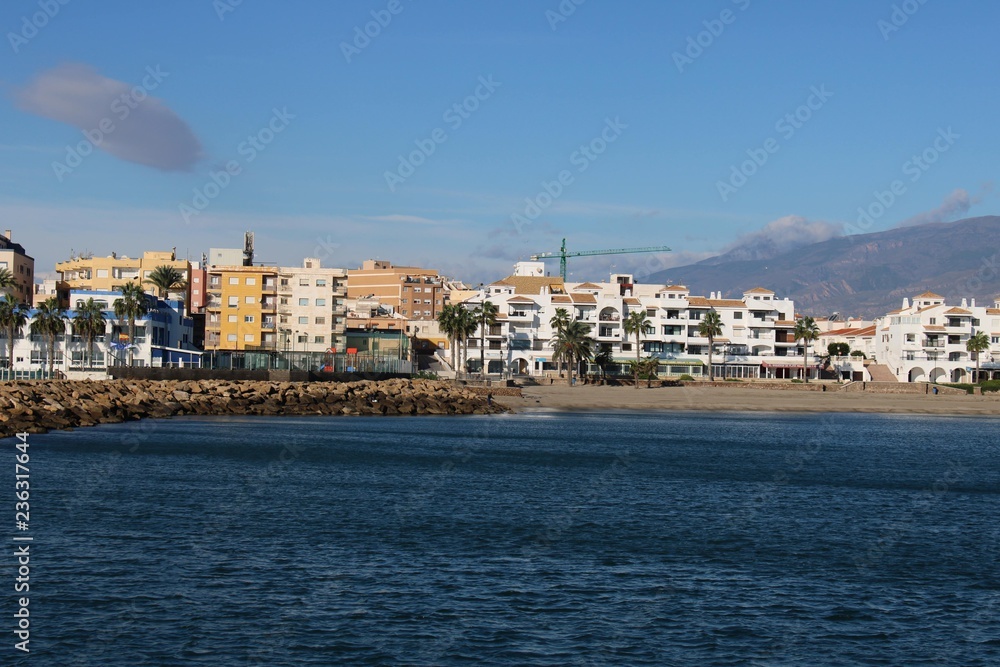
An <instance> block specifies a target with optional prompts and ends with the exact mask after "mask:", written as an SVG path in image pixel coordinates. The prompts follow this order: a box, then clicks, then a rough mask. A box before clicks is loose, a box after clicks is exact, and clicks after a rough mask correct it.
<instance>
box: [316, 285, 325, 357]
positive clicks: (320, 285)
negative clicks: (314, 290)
mask: <svg viewBox="0 0 1000 667" xmlns="http://www.w3.org/2000/svg"><path fill="white" fill-rule="evenodd" d="M316 287H326V278H317V279H316ZM320 342H322V341H320Z"/></svg>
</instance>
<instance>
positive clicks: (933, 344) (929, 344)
mask: <svg viewBox="0 0 1000 667" xmlns="http://www.w3.org/2000/svg"><path fill="white" fill-rule="evenodd" d="M922 347H925V348H938V349H941V348H944V341H940V340H931V339H927V340H925V341H924V342H923V345H922Z"/></svg>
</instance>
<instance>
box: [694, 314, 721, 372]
mask: <svg viewBox="0 0 1000 667" xmlns="http://www.w3.org/2000/svg"><path fill="white" fill-rule="evenodd" d="M698 333H699V334H701V335H702V336H703V337H704V338H707V339H708V380H709V382H713V381H714V380H715V370H714V369H713V368H712V348H714V347H715V338H716V336H721V335H722V317H721V316H720V315H719V313H718V312H716V310H715V309H714V308H713V309H712V310H710V311H708V312H707V313H705V317H704V318H703V319H702V321H701V323H700V324H698Z"/></svg>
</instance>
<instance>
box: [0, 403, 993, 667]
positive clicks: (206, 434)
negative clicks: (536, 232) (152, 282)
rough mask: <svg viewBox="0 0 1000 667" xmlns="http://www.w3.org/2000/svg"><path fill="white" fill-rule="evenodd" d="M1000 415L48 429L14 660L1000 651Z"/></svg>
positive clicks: (984, 660) (10, 567)
mask: <svg viewBox="0 0 1000 667" xmlns="http://www.w3.org/2000/svg"><path fill="white" fill-rule="evenodd" d="M998 426H1000V421H997V420H989V419H958V418H954V419H952V418H942V417H933V418H928V417H913V416H906V417H892V416H874V415H831V416H820V415H814V416H805V415H803V416H790V415H787V414H780V415H778V414H769V415H753V416H747V415H735V414H731V415H730V414H697V413H672V414H656V415H654V414H622V413H617V414H587V415H582V414H530V415H516V416H504V417H492V418H491V417H483V418H479V417H472V418H454V417H452V418H433V417H423V418H382V419H379V418H239V419H174V420H169V421H159V422H154V421H149V422H142V423H133V424H121V425H113V426H105V427H99V428H94V429H85V430H79V431H76V432H71V433H54V434H48V435H44V436H42V435H38V436H32V437H31V439H30V443H31V449H30V451H31V485H32V487H31V519H32V531H33V535H34V537H35V542H34V543H33V545H32V561H31V566H32V569H31V592H30V595H31V602H30V610H31V629H32V635H31V645H30V646H31V649H32V652H31V654H30V656H27V658H26V659H25V657H24V656H19V655H18V654H17V652H16V651H14V649H13V643H14V641H15V638H14V637H13V634H12V632H10V631H11V630H13V627H14V623H13V619H12V614H13V611H14V604H15V602H14V596H13V594H11V593H8V594H7V595H5V596H4V597H3V601H4V605H5V610H6V611H4V612H3V614H2V616H3V618H5V619H6V620H5V621H4V624H5V625H6V626H8V627H7V628H6V629H4V632H3V636H4V637H6V642H7V645H6V646H3V647H0V651H2V654H3V655H4V656H5V657H4V658H3V659H2V660H0V662H2V663H3V664H12V663H14V664H22V663H23V664H31V665H34V666H40V665H95V666H97V665H100V666H117V665H122V666H130V667H132V666H137V665H157V666H160V665H699V666H713V665H862V664H863V665H907V666H914V665H962V666H975V665H998V664H1000V566H998V556H997V554H998V551H1000V524H998V522H997V519H998V517H1000V444H998V441H1000V438H998V437H997V433H998ZM4 444H5V447H4V448H3V451H2V453H0V456H2V457H5V458H6V459H7V461H6V463H5V464H4V465H3V466H0V468H3V469H4V470H8V474H6V475H4V479H3V480H0V486H2V485H6V486H7V488H9V489H10V491H4V492H3V497H5V498H7V499H8V501H7V502H8V505H9V507H8V508H7V509H8V510H9V514H11V515H12V514H13V513H14V507H13V505H14V501H13V499H12V495H13V486H14V479H13V468H14V460H13V455H14V451H13V442H12V441H10V440H8V441H4ZM8 518H9V519H11V520H13V517H12V516H11V517H8ZM13 533H14V531H13V529H11V530H9V531H8V537H7V538H6V539H8V542H9V540H10V537H11V536H12V535H13ZM6 551H7V552H8V554H9V553H10V552H11V551H12V549H8V550H6ZM14 570H15V565H14V560H13V558H12V557H11V556H10V555H8V557H7V558H5V559H4V565H3V572H5V573H6V574H5V578H6V579H7V580H8V581H6V582H3V583H2V585H3V586H4V588H5V589H6V590H8V591H10V590H11V587H12V581H13V578H14V576H15V571H14ZM8 660H10V662H8Z"/></svg>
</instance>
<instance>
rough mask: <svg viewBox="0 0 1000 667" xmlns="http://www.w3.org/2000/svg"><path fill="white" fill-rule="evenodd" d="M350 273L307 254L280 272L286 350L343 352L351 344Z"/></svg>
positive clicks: (280, 308) (282, 333)
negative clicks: (330, 266) (294, 265)
mask: <svg viewBox="0 0 1000 667" xmlns="http://www.w3.org/2000/svg"><path fill="white" fill-rule="evenodd" d="M346 300H347V272H346V271H344V270H343V269H336V268H329V269H327V268H323V266H322V263H321V261H320V260H319V259H317V258H313V257H307V258H306V259H305V260H303V262H302V266H301V267H282V268H281V269H280V270H279V272H278V333H279V335H280V336H279V337H280V340H281V345H282V349H283V350H295V351H298V352H309V353H318V352H323V353H325V352H330V353H333V352H343V351H344V350H345V349H346V347H347V337H346V336H347V306H346V303H345V302H346Z"/></svg>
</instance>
